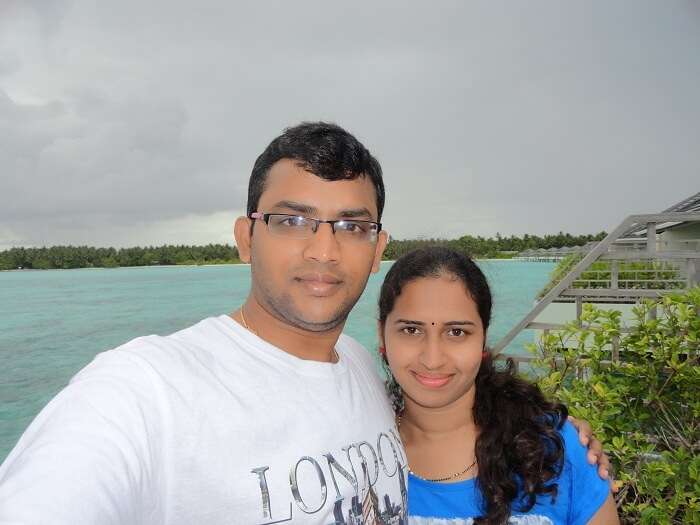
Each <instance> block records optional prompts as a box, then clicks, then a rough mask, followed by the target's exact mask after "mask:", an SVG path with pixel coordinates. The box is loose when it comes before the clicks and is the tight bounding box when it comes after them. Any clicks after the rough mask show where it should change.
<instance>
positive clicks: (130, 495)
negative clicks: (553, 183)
mask: <svg viewBox="0 0 700 525" xmlns="http://www.w3.org/2000/svg"><path fill="white" fill-rule="evenodd" d="M383 207H384V186H383V182H382V174H381V168H380V166H379V163H378V162H377V161H376V160H375V159H374V157H372V155H371V154H370V153H369V152H368V151H367V150H366V149H365V147H364V146H362V144H360V143H359V142H358V141H357V140H356V139H355V138H354V137H353V136H352V135H350V134H349V133H347V132H346V131H344V130H343V129H341V128H339V127H338V126H335V125H330V124H324V123H307V124H301V125H299V126H296V127H294V128H290V129H288V130H286V131H285V133H284V134H283V135H281V136H280V137H278V138H276V139H275V140H273V141H272V143H271V144H270V145H269V146H268V147H267V149H266V150H265V151H264V152H263V153H262V155H260V157H259V158H258V159H257V161H256V162H255V165H254V167H253V172H252V175H251V178H250V183H249V190H248V210H247V211H248V213H247V216H246V217H241V218H239V219H238V220H237V221H236V224H235V229H234V233H235V237H236V242H237V245H238V249H239V252H240V255H241V259H242V260H243V261H244V262H250V264H251V277H252V288H251V292H250V295H249V296H248V298H247V300H246V302H245V303H244V304H243V305H242V306H241V307H240V308H239V309H238V310H236V311H235V312H234V313H232V314H231V315H230V316H220V317H215V318H209V319H205V320H204V321H202V322H200V323H198V324H196V325H194V326H192V327H190V328H187V329H185V330H182V331H180V332H177V333H175V334H172V335H170V336H168V337H157V336H149V337H143V338H138V339H135V340H133V341H131V342H129V343H127V344H125V345H123V346H122V347H120V348H118V349H116V350H112V351H109V352H105V353H103V354H100V355H99V356H97V357H96V359H95V360H94V361H93V363H91V364H90V365H88V366H87V367H86V368H85V369H84V370H82V371H81V372H80V373H79V374H78V375H76V377H74V378H73V380H72V381H71V383H70V385H69V386H68V387H67V388H66V389H65V390H63V391H62V392H61V393H60V394H59V395H58V396H56V398H55V399H53V400H52V401H51V402H50V403H49V404H48V405H47V407H46V408H45V409H44V410H43V411H42V412H41V413H40V414H39V416H37V418H36V420H35V421H34V422H33V423H32V425H31V426H30V427H29V428H28V429H27V431H26V432H25V434H24V435H23V436H22V438H21V439H20V441H19V443H18V445H17V447H16V448H15V449H14V450H13V451H12V452H11V454H10V456H9V457H8V458H7V461H6V462H5V464H4V465H3V466H2V467H0V523H5V522H8V523H32V524H33V523H53V524H81V523H99V524H112V523H115V524H116V523H119V524H127V523H128V524H133V523H168V524H200V523H201V524H206V525H214V524H219V523H221V524H224V523H226V524H234V523H235V524H255V525H257V524H272V523H314V524H319V525H326V524H330V523H347V524H351V523H405V519H406V518H405V508H406V480H405V474H406V469H407V466H406V458H405V455H404V452H403V448H402V446H401V443H400V441H399V438H398V436H397V433H396V430H395V425H394V415H393V413H392V411H391V409H390V407H389V405H388V403H387V400H386V397H385V394H384V390H383V384H382V382H381V380H380V378H379V377H378V375H377V374H376V372H375V369H374V363H373V360H372V359H371V357H370V355H369V354H368V353H367V352H366V350H364V349H363V348H362V347H361V346H360V345H359V344H358V343H357V342H355V341H354V340H352V339H351V338H349V337H347V336H344V335H342V334H341V331H342V328H343V325H344V323H345V320H346V318H347V315H348V313H349V312H350V310H351V309H352V307H353V306H354V304H355V303H356V301H357V300H358V298H359V296H360V294H361V293H362V291H363V289H364V287H365V284H366V282H367V279H368V277H369V274H370V272H376V271H377V270H378V269H379V263H380V261H381V256H382V252H383V250H384V248H385V246H386V243H387V234H386V233H385V232H384V231H383V230H382V228H381V223H380V221H381V215H382V211H383Z"/></svg>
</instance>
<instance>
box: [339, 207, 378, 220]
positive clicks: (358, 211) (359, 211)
mask: <svg viewBox="0 0 700 525" xmlns="http://www.w3.org/2000/svg"><path fill="white" fill-rule="evenodd" d="M338 217H343V218H345V219H357V218H359V217H366V218H367V219H370V220H372V213H371V212H370V211H369V209H367V208H351V209H349V210H341V211H340V212H338Z"/></svg>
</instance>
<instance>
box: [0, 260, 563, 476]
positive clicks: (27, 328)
mask: <svg viewBox="0 0 700 525" xmlns="http://www.w3.org/2000/svg"><path fill="white" fill-rule="evenodd" d="M480 266H481V268H482V269H483V270H484V272H485V273H486V275H487V276H488V278H489V280H490V282H491V286H492V288H493V291H494V297H495V309H494V320H493V324H492V328H491V331H490V337H489V339H490V340H491V342H494V341H496V340H498V339H499V338H500V337H501V336H503V335H505V333H506V332H507V331H508V329H509V328H510V327H511V326H513V325H514V324H515V323H516V322H518V321H519V320H520V318H521V317H522V316H523V315H525V313H527V311H528V310H529V308H530V307H531V305H532V302H533V299H534V297H535V294H536V293H537V291H538V290H539V289H540V288H541V287H542V286H544V284H545V282H546V281H547V278H548V275H549V272H550V271H551V270H552V269H553V267H554V265H553V264H551V263H536V262H521V261H483V262H481V263H480ZM388 269H389V264H383V265H382V269H381V271H380V272H379V273H378V274H377V275H373V276H372V277H371V278H370V281H369V283H368V286H367V289H366V290H365V293H364V295H363V296H362V297H361V298H360V301H359V302H358V304H357V306H356V307H355V309H354V310H353V312H352V314H351V316H350V318H349V319H348V323H347V325H346V332H347V333H349V334H350V335H352V336H354V337H355V338H357V339H358V340H359V341H361V342H362V343H363V344H364V345H365V346H367V347H368V348H375V347H376V336H375V326H376V321H375V319H376V300H377V294H378V292H379V286H380V284H381V281H382V279H383V276H384V274H385V273H386V271H387V270H388ZM248 288H249V267H248V266H245V265H228V266H200V267H182V266H175V267H150V268H115V269H84V270H44V271H23V272H0V370H2V373H1V375H0V462H2V460H4V458H5V457H6V456H7V454H8V453H9V451H10V449H11V448H12V447H13V446H14V444H15V443H16V442H17V439H18V438H19V436H20V434H21V433H22V432H23V431H24V429H25V428H26V427H27V425H29V423H30V422H31V420H32V419H33V418H34V416H35V415H36V414H37V413H38V412H39V410H40V409H41V408H42V407H43V406H44V405H45V404H46V403H47V402H48V401H49V400H50V399H51V398H52V397H53V396H54V395H55V394H56V393H57V392H58V391H59V390H60V389H61V388H62V387H63V386H65V385H66V383H67V382H68V380H69V379H70V378H71V377H72V376H73V375H74V374H75V373H76V372H77V371H78V370H80V369H81V368H82V367H83V366H85V365H86V364H87V363H89V362H90V361H91V360H92V358H93V357H94V356H95V354H97V353H98V352H101V351H103V350H106V349H108V348H113V347H115V346H117V345H120V344H122V343H124V342H126V341H128V340H130V339H132V338H134V337H137V336H139V335H146V334H168V333H170V332H174V331H176V330H179V329H181V328H184V327H186V326H189V325H191V324H193V323H195V322H197V321H198V320H200V319H202V318H204V317H207V316H211V315H219V314H221V313H227V312H230V311H232V310H233V309H235V308H236V306H237V305H239V304H240V303H241V302H242V301H243V299H244V298H245V297H246V295H247V294H248ZM530 338H531V335H529V334H527V333H526V334H523V335H521V336H520V337H519V339H517V340H516V341H515V342H514V344H513V345H511V349H512V351H514V352H522V345H523V343H525V342H527V341H529V340H531V339H530Z"/></svg>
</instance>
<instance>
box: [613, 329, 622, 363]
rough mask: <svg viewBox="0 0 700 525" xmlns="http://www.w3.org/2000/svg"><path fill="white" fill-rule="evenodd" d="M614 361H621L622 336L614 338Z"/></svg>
mask: <svg viewBox="0 0 700 525" xmlns="http://www.w3.org/2000/svg"><path fill="white" fill-rule="evenodd" d="M612 360H613V363H617V362H618V361H619V360H620V336H619V335H615V336H613V338H612Z"/></svg>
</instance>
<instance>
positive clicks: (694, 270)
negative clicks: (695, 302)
mask: <svg viewBox="0 0 700 525" xmlns="http://www.w3.org/2000/svg"><path fill="white" fill-rule="evenodd" d="M685 269H686V279H688V288H692V287H693V286H695V285H696V284H700V272H698V266H697V260H696V259H687V260H686V262H685Z"/></svg>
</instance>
